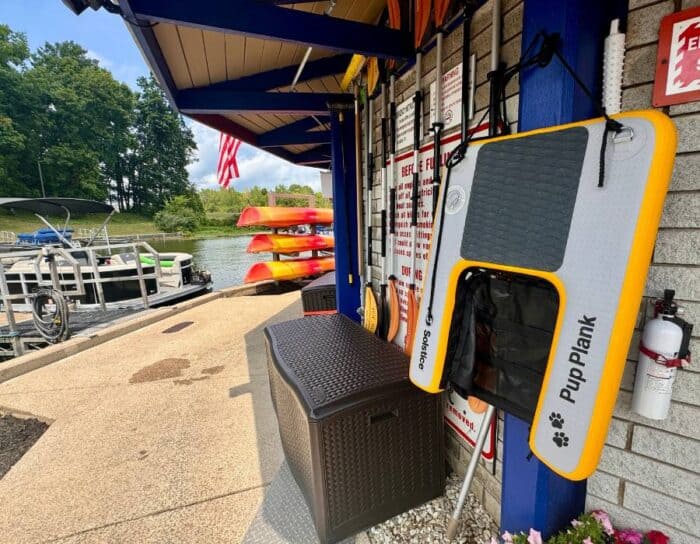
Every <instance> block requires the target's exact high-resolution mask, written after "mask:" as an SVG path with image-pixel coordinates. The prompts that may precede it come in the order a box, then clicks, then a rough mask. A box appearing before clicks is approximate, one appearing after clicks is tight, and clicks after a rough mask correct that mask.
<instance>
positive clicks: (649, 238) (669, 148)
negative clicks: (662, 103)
mask: <svg viewBox="0 0 700 544" xmlns="http://www.w3.org/2000/svg"><path fill="white" fill-rule="evenodd" d="M612 117H613V118H615V119H625V118H627V117H633V118H638V119H645V120H646V121H648V122H649V123H651V124H652V125H653V126H654V130H655V133H656V141H655V145H654V154H653V157H652V162H651V167H650V169H649V177H648V178H647V181H646V190H645V192H644V198H643V200H642V205H641V207H640V209H639V218H638V221H637V226H636V228H635V235H634V241H635V242H634V245H633V246H632V248H631V250H630V256H629V260H628V263H627V269H626V273H625V279H624V282H623V286H622V290H621V292H620V301H619V305H618V310H617V314H616V316H615V319H614V321H613V326H612V329H611V335H610V343H609V345H608V351H607V356H606V359H605V363H604V365H603V370H602V371H601V376H604V380H605V383H606V384H609V385H610V387H602V383H603V378H602V377H601V385H600V386H599V388H598V394H597V397H596V401H595V403H594V407H593V412H592V414H591V419H590V423H589V429H588V433H587V439H586V442H585V444H584V447H583V451H582V452H581V457H580V459H579V463H578V465H577V467H576V468H575V469H574V470H572V471H570V472H563V471H561V470H560V469H558V468H557V467H555V466H552V465H551V464H549V463H548V462H547V461H546V460H543V462H544V463H545V464H546V465H547V466H548V467H549V468H550V469H552V470H553V471H554V472H556V473H557V474H559V475H561V476H563V477H565V478H568V479H570V480H582V479H585V478H587V477H588V476H590V475H591V474H592V473H593V472H594V471H595V468H596V466H597V465H598V461H599V460H600V455H601V452H602V449H603V444H604V442H605V438H606V436H607V432H608V426H609V424H610V419H611V417H612V413H613V410H614V407H615V400H616V398H617V394H618V390H619V387H620V382H621V380H622V373H623V371H624V367H625V362H626V359H627V352H628V350H629V345H630V341H631V338H632V333H633V331H634V323H635V322H636V319H637V313H638V311H639V301H640V299H641V297H642V295H643V291H644V285H645V284H646V276H647V273H648V269H649V265H650V263H651V258H652V254H653V251H654V243H655V240H656V234H657V231H658V226H659V222H660V221H661V214H662V212H663V203H664V200H665V198H666V191H667V190H668V185H669V182H670V180H671V174H672V171H673V160H674V157H675V151H676V138H677V137H676V129H675V126H674V125H673V122H672V121H671V120H670V119H669V118H668V117H667V116H666V115H664V114H662V113H660V112H657V111H655V110H642V111H632V112H626V113H622V114H619V115H614V116H612ZM601 122H603V118H597V119H589V120H586V121H581V122H577V123H569V124H566V125H558V126H554V127H546V128H542V129H537V130H533V131H529V132H523V133H519V134H511V135H507V136H500V137H497V138H491V139H488V140H482V141H479V142H478V143H476V144H474V145H475V146H482V145H485V144H488V143H492V142H496V141H502V140H511V139H516V138H523V137H527V136H532V135H535V134H547V133H549V132H555V131H560V130H565V129H568V128H573V127H585V126H588V125H592V124H596V123H601ZM443 190H444V187H440V193H441V194H440V201H442V191H443ZM436 229H437V224H436V225H434V226H433V233H432V236H431V243H430V257H429V259H428V261H427V262H428V263H430V262H432V261H433V254H432V252H433V244H432V242H433V240H434V239H435V234H436ZM468 268H487V269H490V270H502V271H506V272H514V273H518V274H526V275H530V276H534V277H537V278H541V279H543V280H546V281H548V282H550V283H551V284H552V285H553V286H554V288H555V289H556V290H557V293H558V294H559V311H558V313H557V320H556V326H555V330H554V335H553V338H552V347H551V350H550V356H549V360H548V361H547V367H546V369H545V374H544V379H543V381H542V390H541V391H546V390H547V389H548V387H549V382H550V378H551V373H552V360H553V359H554V356H555V353H556V348H557V346H558V342H559V335H560V333H561V321H562V319H563V316H564V311H565V308H566V289H565V286H564V285H563V283H562V282H561V280H560V279H559V278H558V276H556V274H555V273H552V272H544V271H541V270H532V269H524V268H519V267H514V266H504V265H500V264H497V263H484V262H478V261H468V260H466V259H460V260H459V261H458V262H457V263H456V264H455V265H454V267H453V269H452V271H451V273H450V277H449V280H448V284H447V291H448V292H449V293H455V292H456V290H457V282H458V281H459V278H460V276H461V275H462V274H463V273H464V271H465V270H466V269H468ZM454 306H455V300H454V297H448V299H447V303H446V305H445V308H444V309H443V320H442V327H441V329H440V331H439V342H438V348H437V354H436V360H438V361H443V364H444V359H445V352H446V350H447V341H448V337H449V331H450V325H451V319H444V317H445V316H448V317H451V316H452V314H453V311H454ZM419 315H420V312H419ZM441 378H442V372H440V373H439V374H438V373H435V374H434V375H433V376H432V380H431V382H430V384H429V385H428V386H423V385H419V384H415V385H416V386H418V387H420V388H421V389H424V390H425V391H428V392H430V393H439V392H440V391H442V389H441V388H440V381H441ZM414 383H415V382H414ZM613 385H614V387H613ZM543 402H544V397H543V395H542V394H541V393H540V396H539V399H538V402H537V409H536V411H535V415H534V419H533V425H532V430H531V432H530V448H531V449H532V451H533V452H534V453H535V455H537V457H538V458H540V456H539V455H538V452H537V448H536V446H535V441H534V437H535V436H536V433H537V427H538V423H539V420H540V415H541V410H542V404H543Z"/></svg>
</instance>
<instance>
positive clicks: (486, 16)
mask: <svg viewBox="0 0 700 544" xmlns="http://www.w3.org/2000/svg"><path fill="white" fill-rule="evenodd" d="M522 18H523V3H522V0H504V1H503V40H502V49H501V58H502V60H503V61H504V62H506V63H507V64H508V65H512V64H514V63H516V62H517V61H518V59H519V58H520V45H521V44H520V42H521V38H522ZM461 47H462V27H461V24H460V25H459V27H458V28H457V29H455V30H454V31H453V32H452V33H450V34H449V35H447V36H446V37H445V40H444V52H443V73H444V72H447V71H448V70H450V69H451V68H454V67H455V66H457V65H458V64H459V63H461V62H462V49H461ZM471 52H472V53H474V54H476V57H477V63H476V92H475V116H474V119H475V121H476V120H478V119H480V118H481V117H482V115H483V114H484V112H485V111H486V107H487V105H488V98H489V86H488V83H487V80H486V74H487V73H488V71H489V62H490V61H489V55H490V52H491V2H487V3H486V4H484V6H482V7H481V8H480V9H479V10H478V11H477V12H476V13H475V14H474V17H473V19H472V25H471ZM435 64H436V51H435V49H434V48H433V49H431V50H430V51H429V52H428V53H426V54H425V55H423V75H422V78H421V80H422V85H421V87H422V89H423V92H424V96H425V101H424V105H425V106H426V107H424V120H423V126H424V127H429V126H430V120H429V104H430V101H431V97H430V92H429V90H430V84H431V83H432V82H433V81H435V76H436V74H435ZM463 74H464V77H467V67H465V69H464V72H463ZM414 85H415V77H414V75H413V71H412V70H411V71H409V72H408V73H406V74H405V75H403V76H402V77H401V78H399V79H397V81H396V103H397V104H400V103H401V102H403V101H404V100H406V99H408V98H410V97H411V96H413V93H414ZM507 97H508V99H507V108H508V119H509V121H510V123H511V127H512V130H513V131H516V130H517V121H518V78H517V76H516V77H515V78H513V80H512V82H511V84H510V85H509V87H508V89H507ZM373 108H374V109H373V115H374V123H373V124H374V127H373V140H374V145H375V147H374V156H375V160H376V164H377V168H378V166H379V164H380V162H379V160H380V159H379V158H380V157H381V142H380V138H381V110H382V100H381V99H375V100H374V101H373ZM454 132H459V128H454V129H452V130H450V131H447V132H446V133H445V136H449V135H450V134H453V133H454ZM431 141H432V133H430V132H428V133H427V134H425V135H424V137H423V141H422V144H425V143H429V142H431ZM363 159H364V153H363ZM380 181H381V178H380V173H379V172H378V171H377V172H375V176H374V184H373V187H372V196H373V198H372V212H373V213H372V226H373V227H374V230H373V248H374V252H375V253H374V258H373V263H375V264H376V265H377V266H375V267H374V268H373V273H372V279H373V283H374V288H375V292H376V293H377V295H378V294H379V284H380V281H381V269H380V268H379V266H378V265H379V262H380V261H379V248H380V230H379V227H380V226H381V216H380V211H381V208H382V206H381V196H380V194H381V193H380ZM502 421H503V414H499V421H498V424H497V429H498V445H497V452H496V460H495V462H493V463H485V462H484V461H483V460H482V461H481V464H480V466H479V468H478V470H477V474H476V478H475V481H474V484H473V486H472V492H473V493H475V494H476V496H477V497H478V498H479V499H480V500H481V502H482V504H483V505H484V507H485V509H486V510H487V511H488V512H489V514H490V515H491V516H492V517H493V518H494V519H495V520H496V521H497V522H498V520H499V518H500V511H501V506H500V502H501V475H502V472H503V470H502V468H503V464H502V461H501V457H502V453H503V434H502V433H503V431H502ZM446 429H447V433H446V435H447V453H448V460H449V462H450V465H451V466H452V468H453V469H454V470H455V471H457V472H458V473H460V474H463V473H464V471H465V469H466V466H467V463H468V462H469V459H470V457H471V452H472V448H471V447H470V446H469V444H468V443H467V442H466V441H465V440H464V439H462V438H461V437H460V436H459V435H457V434H456V433H455V432H454V431H453V430H452V429H451V428H450V427H446Z"/></svg>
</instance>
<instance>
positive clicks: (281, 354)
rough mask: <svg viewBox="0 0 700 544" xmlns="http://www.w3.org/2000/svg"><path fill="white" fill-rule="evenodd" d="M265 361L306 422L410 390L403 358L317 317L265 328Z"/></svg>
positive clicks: (344, 324) (338, 321) (349, 325)
mask: <svg viewBox="0 0 700 544" xmlns="http://www.w3.org/2000/svg"><path fill="white" fill-rule="evenodd" d="M265 336H266V338H267V342H268V347H269V353H270V357H271V359H272V362H273V364H274V365H275V368H276V369H277V371H278V372H279V373H280V374H281V376H282V377H283V379H284V380H285V381H286V382H287V383H288V384H290V385H291V386H292V387H293V388H294V389H295V390H296V393H297V396H298V398H299V399H300V401H301V402H302V403H303V404H305V406H306V409H307V412H308V413H309V415H310V416H311V417H315V418H319V417H325V416H328V415H329V414H330V413H331V412H334V411H336V410H338V409H341V408H344V407H347V406H349V405H351V404H355V403H358V402H362V401H363V400H365V399H367V398H371V397H374V396H376V395H377V394H379V393H381V392H383V391H385V390H386V389H387V388H389V389H392V388H402V387H412V386H411V384H410V382H409V381H408V363H409V361H408V357H407V356H406V355H405V354H404V353H403V352H401V351H400V350H399V349H398V348H397V347H396V346H395V345H394V344H391V343H389V342H385V341H383V340H380V339H379V338H377V337H376V336H375V335H373V334H371V333H370V332H368V331H367V330H365V329H364V328H362V327H361V326H360V325H358V324H357V323H355V322H354V321H352V320H351V319H349V318H347V317H345V316H343V315H340V314H335V315H319V316H310V317H304V318H301V319H295V320H293V321H286V322H284V323H277V324H274V325H269V326H268V327H266V328H265Z"/></svg>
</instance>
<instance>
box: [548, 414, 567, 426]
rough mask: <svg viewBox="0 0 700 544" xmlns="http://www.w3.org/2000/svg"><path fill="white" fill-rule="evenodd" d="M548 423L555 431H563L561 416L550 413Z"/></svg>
mask: <svg viewBox="0 0 700 544" xmlns="http://www.w3.org/2000/svg"><path fill="white" fill-rule="evenodd" d="M549 422H550V423H551V424H552V427H554V428H555V429H563V428H564V418H563V417H561V414H559V413H557V412H552V413H551V414H549Z"/></svg>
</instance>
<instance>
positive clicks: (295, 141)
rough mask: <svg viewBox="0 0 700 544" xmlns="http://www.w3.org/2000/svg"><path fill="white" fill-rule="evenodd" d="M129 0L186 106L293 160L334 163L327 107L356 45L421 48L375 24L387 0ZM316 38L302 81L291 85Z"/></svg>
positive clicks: (140, 34) (149, 54) (156, 60)
mask: <svg viewBox="0 0 700 544" xmlns="http://www.w3.org/2000/svg"><path fill="white" fill-rule="evenodd" d="M330 5H331V2H328V1H326V2H296V3H291V2H288V1H284V0H278V1H270V0H268V1H261V0H238V1H231V2H221V1H220V0H198V1H196V2H172V1H170V0H121V1H120V6H121V8H122V11H123V12H124V15H125V19H126V20H127V24H128V26H129V28H130V30H131V32H132V34H133V35H134V37H135V38H136V41H137V43H138V44H139V46H140V47H141V50H142V52H143V53H144V56H145V57H146V60H147V61H148V63H149V64H150V66H151V68H152V70H153V72H154V73H155V75H156V77H157V78H158V80H159V82H160V83H161V85H162V86H163V88H164V89H165V91H166V93H167V94H168V98H169V99H170V101H171V102H172V103H173V104H174V105H175V106H176V107H177V108H178V109H179V110H180V111H181V112H182V113H183V114H185V115H188V116H189V117H192V118H193V119H196V120H198V121H200V122H202V123H204V124H206V125H209V126H211V127H213V128H215V129H218V130H221V131H224V132H228V133H230V134H232V135H233V136H236V137H238V138H240V139H242V140H243V141H245V142H247V143H249V144H251V145H254V146H257V147H260V148H264V149H266V150H268V151H270V152H272V153H274V154H276V155H278V156H280V157H282V158H284V159H286V160H289V161H291V162H294V163H297V164H307V165H313V166H318V167H321V168H327V167H328V166H329V163H330V126H329V124H328V106H329V104H335V103H347V102H349V101H351V96H349V95H348V94H344V93H342V92H341V89H340V81H341V79H342V76H343V74H344V72H345V69H346V68H347V65H348V62H349V60H350V57H351V55H352V53H356V52H359V53H364V54H368V55H372V56H378V57H381V58H408V57H409V56H411V55H412V54H413V48H412V37H411V34H410V33H409V32H404V31H397V30H392V29H389V28H386V27H385V26H383V25H377V23H378V22H379V21H380V18H381V17H382V16H383V13H384V11H385V8H386V0H338V1H337V2H336V3H335V5H334V6H333V9H332V11H331V14H330V15H325V14H324V12H325V11H326V10H327V9H328V8H329V6H330ZM310 46H311V47H313V50H312V51H311V53H310V55H309V57H308V61H307V63H306V65H305V67H304V70H303V71H302V73H301V76H300V78H299V80H298V83H297V84H296V86H295V88H294V89H291V88H290V86H291V84H292V81H293V80H294V77H295V74H296V73H297V69H298V67H299V65H300V63H302V61H303V59H304V56H305V54H306V51H307V48H308V47H310Z"/></svg>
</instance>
